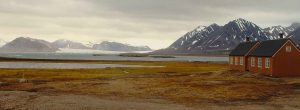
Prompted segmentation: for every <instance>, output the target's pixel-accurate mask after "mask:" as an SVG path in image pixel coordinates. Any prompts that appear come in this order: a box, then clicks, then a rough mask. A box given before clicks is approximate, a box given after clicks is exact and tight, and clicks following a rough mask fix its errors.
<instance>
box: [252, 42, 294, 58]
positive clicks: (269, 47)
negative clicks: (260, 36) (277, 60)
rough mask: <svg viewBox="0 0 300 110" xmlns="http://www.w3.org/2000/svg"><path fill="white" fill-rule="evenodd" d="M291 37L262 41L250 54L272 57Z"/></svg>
mask: <svg viewBox="0 0 300 110" xmlns="http://www.w3.org/2000/svg"><path fill="white" fill-rule="evenodd" d="M288 40H289V39H279V40H268V41H262V42H261V43H260V45H259V46H258V47H257V48H255V49H254V50H253V51H252V52H250V54H249V56H261V57H271V56H273V55H274V54H275V53H276V52H277V51H278V50H279V49H280V48H281V47H282V46H283V45H284V44H285V43H286V42H287V41H288Z"/></svg>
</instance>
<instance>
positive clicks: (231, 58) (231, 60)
mask: <svg viewBox="0 0 300 110" xmlns="http://www.w3.org/2000/svg"><path fill="white" fill-rule="evenodd" d="M233 61H234V59H233V57H229V62H230V64H231V65H232V64H233Z"/></svg>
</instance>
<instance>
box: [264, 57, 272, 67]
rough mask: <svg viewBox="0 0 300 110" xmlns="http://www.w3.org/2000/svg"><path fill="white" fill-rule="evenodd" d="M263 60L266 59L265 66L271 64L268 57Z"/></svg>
mask: <svg viewBox="0 0 300 110" xmlns="http://www.w3.org/2000/svg"><path fill="white" fill-rule="evenodd" d="M265 61H266V62H265V67H266V68H270V66H271V62H270V58H266V60H265Z"/></svg>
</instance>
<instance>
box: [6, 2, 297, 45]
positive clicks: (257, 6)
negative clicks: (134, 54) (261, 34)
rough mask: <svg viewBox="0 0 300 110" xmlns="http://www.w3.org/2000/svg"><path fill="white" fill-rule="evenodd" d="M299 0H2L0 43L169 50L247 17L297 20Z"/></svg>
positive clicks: (261, 20)
mask: <svg viewBox="0 0 300 110" xmlns="http://www.w3.org/2000/svg"><path fill="white" fill-rule="evenodd" d="M299 2H300V1H299V0H287V1H282V0H238V1H237V0H63V1H62V0H0V30H1V32H0V38H1V39H8V40H12V39H13V38H15V37H18V36H30V37H35V38H42V39H46V40H56V39H61V38H65V39H70V40H75V41H82V42H87V41H100V40H114V41H119V42H126V43H132V44H133V45H134V44H136V45H143V44H145V45H149V46H150V47H152V48H155V49H158V48H164V47H167V46H169V45H170V44H171V43H172V42H174V41H175V40H176V39H177V38H179V37H180V36H182V35H183V34H185V33H186V32H188V31H190V30H192V29H193V28H195V27H197V26H198V25H209V24H211V23H217V24H221V25H223V24H225V23H227V22H228V21H230V20H233V19H237V18H245V19H247V20H250V21H253V22H255V23H257V24H258V25H260V26H262V27H267V26H272V25H286V26H287V25H289V24H290V23H292V22H295V21H298V22H299V18H300V14H299V12H298V10H300V7H298V6H297V5H298V4H299Z"/></svg>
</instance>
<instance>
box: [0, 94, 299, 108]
mask: <svg viewBox="0 0 300 110" xmlns="http://www.w3.org/2000/svg"><path fill="white" fill-rule="evenodd" d="M299 103H300V95H299V94H294V95H287V96H282V97H276V98H273V99H271V100H270V101H268V102H234V103H230V102H226V103H223V104H220V103H218V104H211V103H199V104H198V105H195V106H193V107H187V106H184V105H180V104H174V103H170V102H167V101H165V100H156V99H134V98H128V99H120V98H118V97H105V98H101V97H97V96H93V95H74V94H58V95H57V94H56V95H51V94H40V93H32V92H23V91H0V109H1V110H241V109H247V110H299V109H300V106H299Z"/></svg>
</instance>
